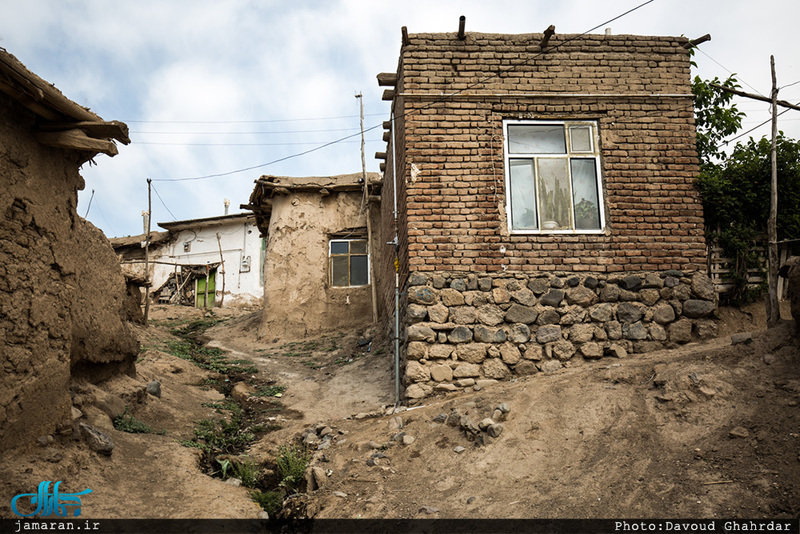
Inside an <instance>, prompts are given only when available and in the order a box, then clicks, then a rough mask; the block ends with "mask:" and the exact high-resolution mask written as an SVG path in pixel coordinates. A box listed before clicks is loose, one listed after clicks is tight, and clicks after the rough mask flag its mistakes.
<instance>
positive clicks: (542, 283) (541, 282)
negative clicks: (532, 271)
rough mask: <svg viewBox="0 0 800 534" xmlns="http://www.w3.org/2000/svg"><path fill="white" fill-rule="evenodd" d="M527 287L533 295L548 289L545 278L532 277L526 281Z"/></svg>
mask: <svg viewBox="0 0 800 534" xmlns="http://www.w3.org/2000/svg"><path fill="white" fill-rule="evenodd" d="M528 289H530V290H531V291H532V292H533V294H534V295H541V294H543V293H544V292H545V291H547V290H548V289H549V284H548V282H547V279H546V278H534V279H533V280H531V281H529V282H528Z"/></svg>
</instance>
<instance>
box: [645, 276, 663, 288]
mask: <svg viewBox="0 0 800 534" xmlns="http://www.w3.org/2000/svg"><path fill="white" fill-rule="evenodd" d="M644 287H645V288H654V289H661V288H662V287H664V279H663V278H661V277H660V276H659V275H657V274H653V273H647V274H646V275H644Z"/></svg>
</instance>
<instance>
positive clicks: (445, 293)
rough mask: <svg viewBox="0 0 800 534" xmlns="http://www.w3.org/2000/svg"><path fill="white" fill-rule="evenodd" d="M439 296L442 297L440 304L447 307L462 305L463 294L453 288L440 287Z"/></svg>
mask: <svg viewBox="0 0 800 534" xmlns="http://www.w3.org/2000/svg"><path fill="white" fill-rule="evenodd" d="M439 297H440V298H441V299H442V304H444V305H445V306H448V307H450V306H463V305H464V294H463V293H461V292H460V291H456V290H455V289H450V288H447V289H442V290H441V291H439Z"/></svg>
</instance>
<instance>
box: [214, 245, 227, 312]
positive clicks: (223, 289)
mask: <svg viewBox="0 0 800 534" xmlns="http://www.w3.org/2000/svg"><path fill="white" fill-rule="evenodd" d="M217 246H218V247H219V265H220V267H222V293H221V294H220V297H219V307H220V308H221V307H222V303H223V302H224V301H225V260H224V259H223V258H222V238H220V236H219V232H217ZM217 272H220V271H217ZM216 290H217V289H216V286H215V287H214V291H215V292H216Z"/></svg>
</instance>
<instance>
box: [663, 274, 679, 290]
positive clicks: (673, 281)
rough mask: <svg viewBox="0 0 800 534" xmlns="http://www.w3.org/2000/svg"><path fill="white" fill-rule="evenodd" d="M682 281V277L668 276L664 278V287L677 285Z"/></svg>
mask: <svg viewBox="0 0 800 534" xmlns="http://www.w3.org/2000/svg"><path fill="white" fill-rule="evenodd" d="M680 283H681V281H680V279H678V278H675V277H674V276H667V277H665V278H664V287H666V288H673V287H676V286H677V285H678V284H680Z"/></svg>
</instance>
